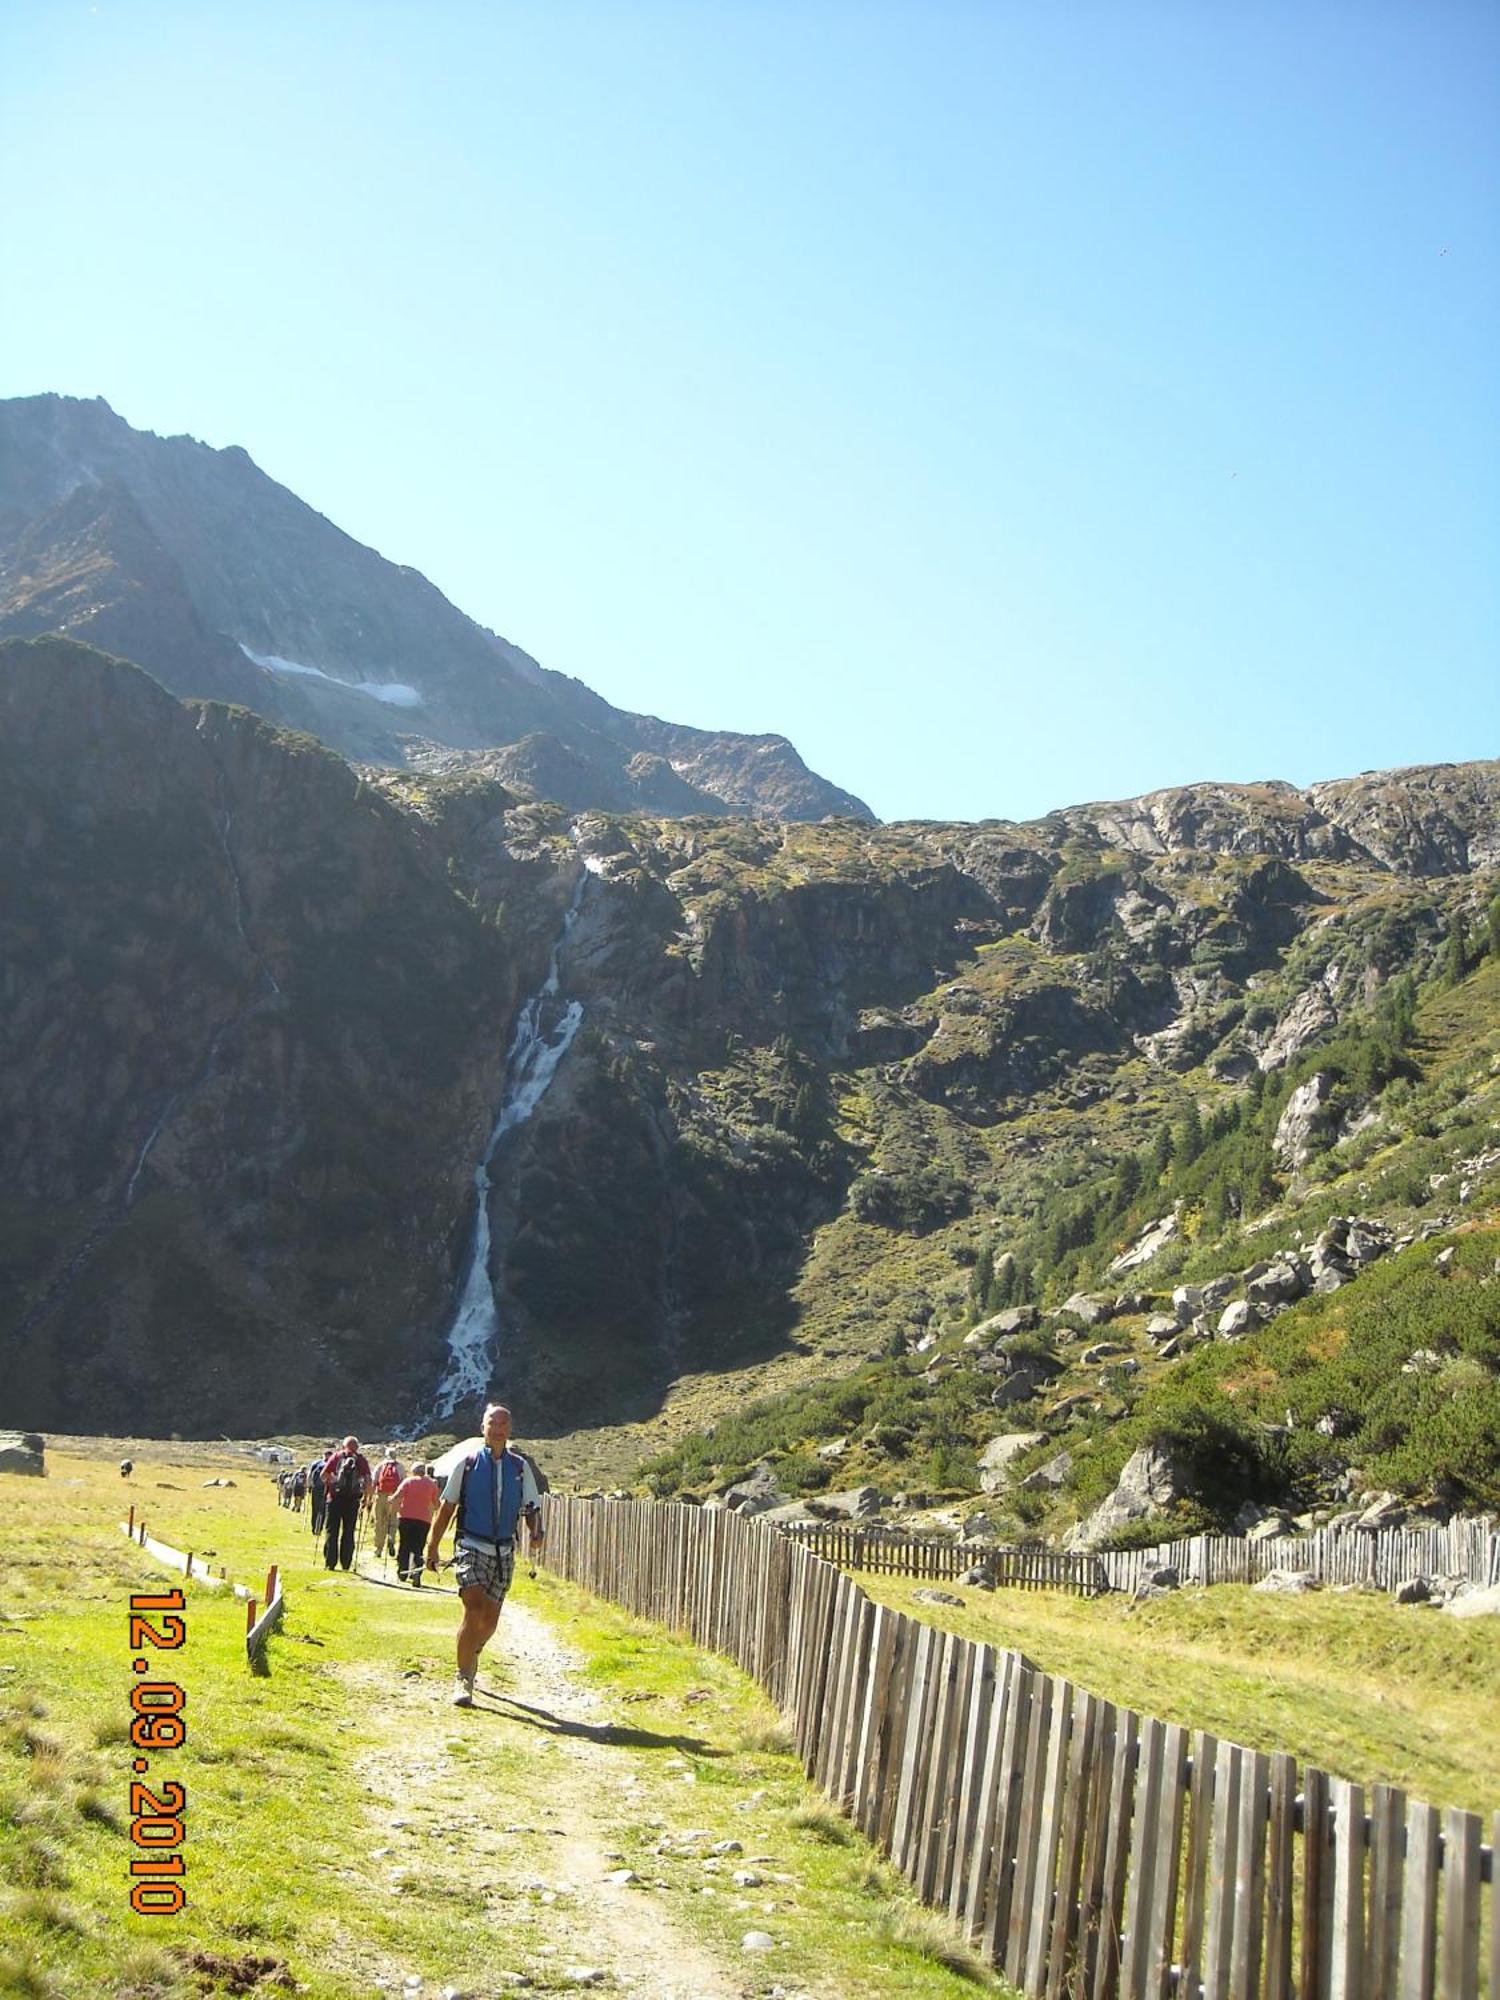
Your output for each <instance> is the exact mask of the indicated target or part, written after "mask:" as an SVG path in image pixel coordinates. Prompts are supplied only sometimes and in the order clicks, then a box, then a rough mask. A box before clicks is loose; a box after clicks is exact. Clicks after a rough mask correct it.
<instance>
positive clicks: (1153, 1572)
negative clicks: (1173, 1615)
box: [1132, 1563, 1182, 1604]
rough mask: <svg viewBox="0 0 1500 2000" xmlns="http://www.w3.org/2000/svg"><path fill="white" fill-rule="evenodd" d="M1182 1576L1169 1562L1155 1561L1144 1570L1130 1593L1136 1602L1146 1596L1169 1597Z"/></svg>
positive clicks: (1142, 1601) (1180, 1581) (1141, 1601)
mask: <svg viewBox="0 0 1500 2000" xmlns="http://www.w3.org/2000/svg"><path fill="white" fill-rule="evenodd" d="M1181 1583H1182V1578H1181V1576H1180V1575H1179V1574H1178V1572H1177V1570H1176V1569H1175V1568H1174V1567H1173V1566H1172V1564H1171V1563H1156V1564H1154V1565H1153V1566H1152V1567H1151V1568H1150V1569H1148V1570H1144V1571H1143V1572H1142V1574H1141V1579H1140V1581H1139V1582H1138V1583H1137V1584H1136V1587H1135V1590H1134V1592H1133V1593H1132V1594H1133V1596H1134V1598H1135V1600H1136V1602H1137V1603H1138V1604H1141V1603H1144V1602H1145V1600H1146V1599H1147V1598H1148V1597H1170V1596H1171V1594H1172V1592H1173V1591H1174V1590H1176V1589H1178V1588H1179V1586H1180V1585H1181Z"/></svg>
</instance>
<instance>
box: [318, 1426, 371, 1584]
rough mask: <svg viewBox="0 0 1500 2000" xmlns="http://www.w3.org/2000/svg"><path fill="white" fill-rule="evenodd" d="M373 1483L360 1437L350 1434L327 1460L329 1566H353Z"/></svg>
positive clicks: (325, 1552) (325, 1539) (326, 1548)
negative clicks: (362, 1514)
mask: <svg viewBox="0 0 1500 2000" xmlns="http://www.w3.org/2000/svg"><path fill="white" fill-rule="evenodd" d="M372 1483H373V1482H372V1481H371V1478H370V1461H369V1460H368V1459H367V1458H366V1457H365V1455H364V1453H363V1452H362V1451H361V1450H360V1448H359V1439H358V1438H357V1437H346V1438H345V1439H344V1442H343V1445H342V1446H341V1448H340V1449H339V1450H338V1451H332V1452H330V1453H329V1454H328V1457H327V1458H326V1459H325V1460H324V1462H323V1491H324V1493H325V1494H326V1495H327V1496H328V1507H327V1514H326V1519H327V1522H328V1527H327V1530H326V1531H325V1533H324V1536H323V1561H324V1564H325V1565H326V1567H327V1568H329V1569H350V1568H352V1567H353V1564H354V1528H355V1524H356V1522H357V1521H358V1520H359V1510H360V1508H361V1507H363V1506H364V1505H365V1503H366V1501H367V1499H368V1498H369V1493H370V1487H371V1484H372Z"/></svg>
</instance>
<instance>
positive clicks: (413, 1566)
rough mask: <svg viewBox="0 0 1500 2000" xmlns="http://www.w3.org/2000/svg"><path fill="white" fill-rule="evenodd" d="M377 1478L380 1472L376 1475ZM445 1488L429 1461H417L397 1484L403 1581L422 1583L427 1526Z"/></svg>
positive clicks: (399, 1566)
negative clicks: (424, 1462)
mask: <svg viewBox="0 0 1500 2000" xmlns="http://www.w3.org/2000/svg"><path fill="white" fill-rule="evenodd" d="M375 1477H376V1479H377V1481H378V1480H379V1478H380V1475H379V1473H378V1472H377V1473H376V1475H375ZM441 1491H442V1489H441V1487H440V1486H439V1485H438V1483H437V1481H436V1480H435V1479H434V1478H433V1476H432V1467H431V1466H430V1465H414V1466H413V1467H412V1469H411V1472H410V1473H409V1474H408V1476H407V1477H406V1478H405V1479H403V1480H402V1482H401V1484H400V1485H399V1486H398V1487H397V1488H396V1492H395V1496H394V1497H395V1505H396V1536H397V1548H396V1574H397V1575H398V1576H399V1577H400V1579H401V1581H402V1582H403V1583H412V1584H415V1585H416V1586H417V1588H418V1589H420V1588H421V1586H422V1569H423V1565H424V1562H425V1557H424V1554H423V1551H424V1550H425V1548H426V1546H427V1530H428V1529H429V1528H430V1527H431V1525H432V1516H433V1513H434V1510H435V1509H436V1507H437V1503H438V1497H439V1495H440V1493H441Z"/></svg>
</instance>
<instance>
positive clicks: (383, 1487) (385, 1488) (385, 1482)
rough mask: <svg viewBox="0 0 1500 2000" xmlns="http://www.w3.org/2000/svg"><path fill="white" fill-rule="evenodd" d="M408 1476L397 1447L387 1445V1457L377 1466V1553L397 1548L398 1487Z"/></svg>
mask: <svg viewBox="0 0 1500 2000" xmlns="http://www.w3.org/2000/svg"><path fill="white" fill-rule="evenodd" d="M405 1477H406V1471H405V1468H404V1467H403V1466H402V1464H401V1462H400V1460H399V1459H398V1458H397V1457H396V1452H395V1447H394V1446H392V1445H387V1446H386V1448H385V1457H384V1458H382V1459H381V1461H380V1463H379V1465H377V1466H376V1468H375V1553H376V1555H377V1556H383V1555H385V1554H387V1552H389V1553H390V1554H394V1553H395V1549H396V1518H397V1517H396V1488H397V1487H398V1486H399V1485H400V1484H401V1482H402V1480H403V1479H404V1478H405Z"/></svg>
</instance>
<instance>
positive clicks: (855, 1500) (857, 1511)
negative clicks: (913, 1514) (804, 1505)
mask: <svg viewBox="0 0 1500 2000" xmlns="http://www.w3.org/2000/svg"><path fill="white" fill-rule="evenodd" d="M884 1505H885V1502H884V1500H883V1498H882V1496H881V1495H880V1493H879V1492H878V1491H877V1490H876V1488H875V1487H873V1486H851V1487H849V1488H848V1490H847V1491H846V1492H843V1493H820V1494H819V1495H818V1497H817V1498H816V1500H810V1501H809V1502H808V1506H809V1507H810V1508H811V1510H812V1512H813V1513H814V1514H816V1515H818V1516H819V1517H820V1518H821V1519H823V1520H829V1519H833V1518H837V1519H839V1520H843V1521H873V1520H875V1519H876V1518H877V1516H878V1515H879V1513H880V1510H881V1508H882V1507H883V1506H884Z"/></svg>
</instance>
